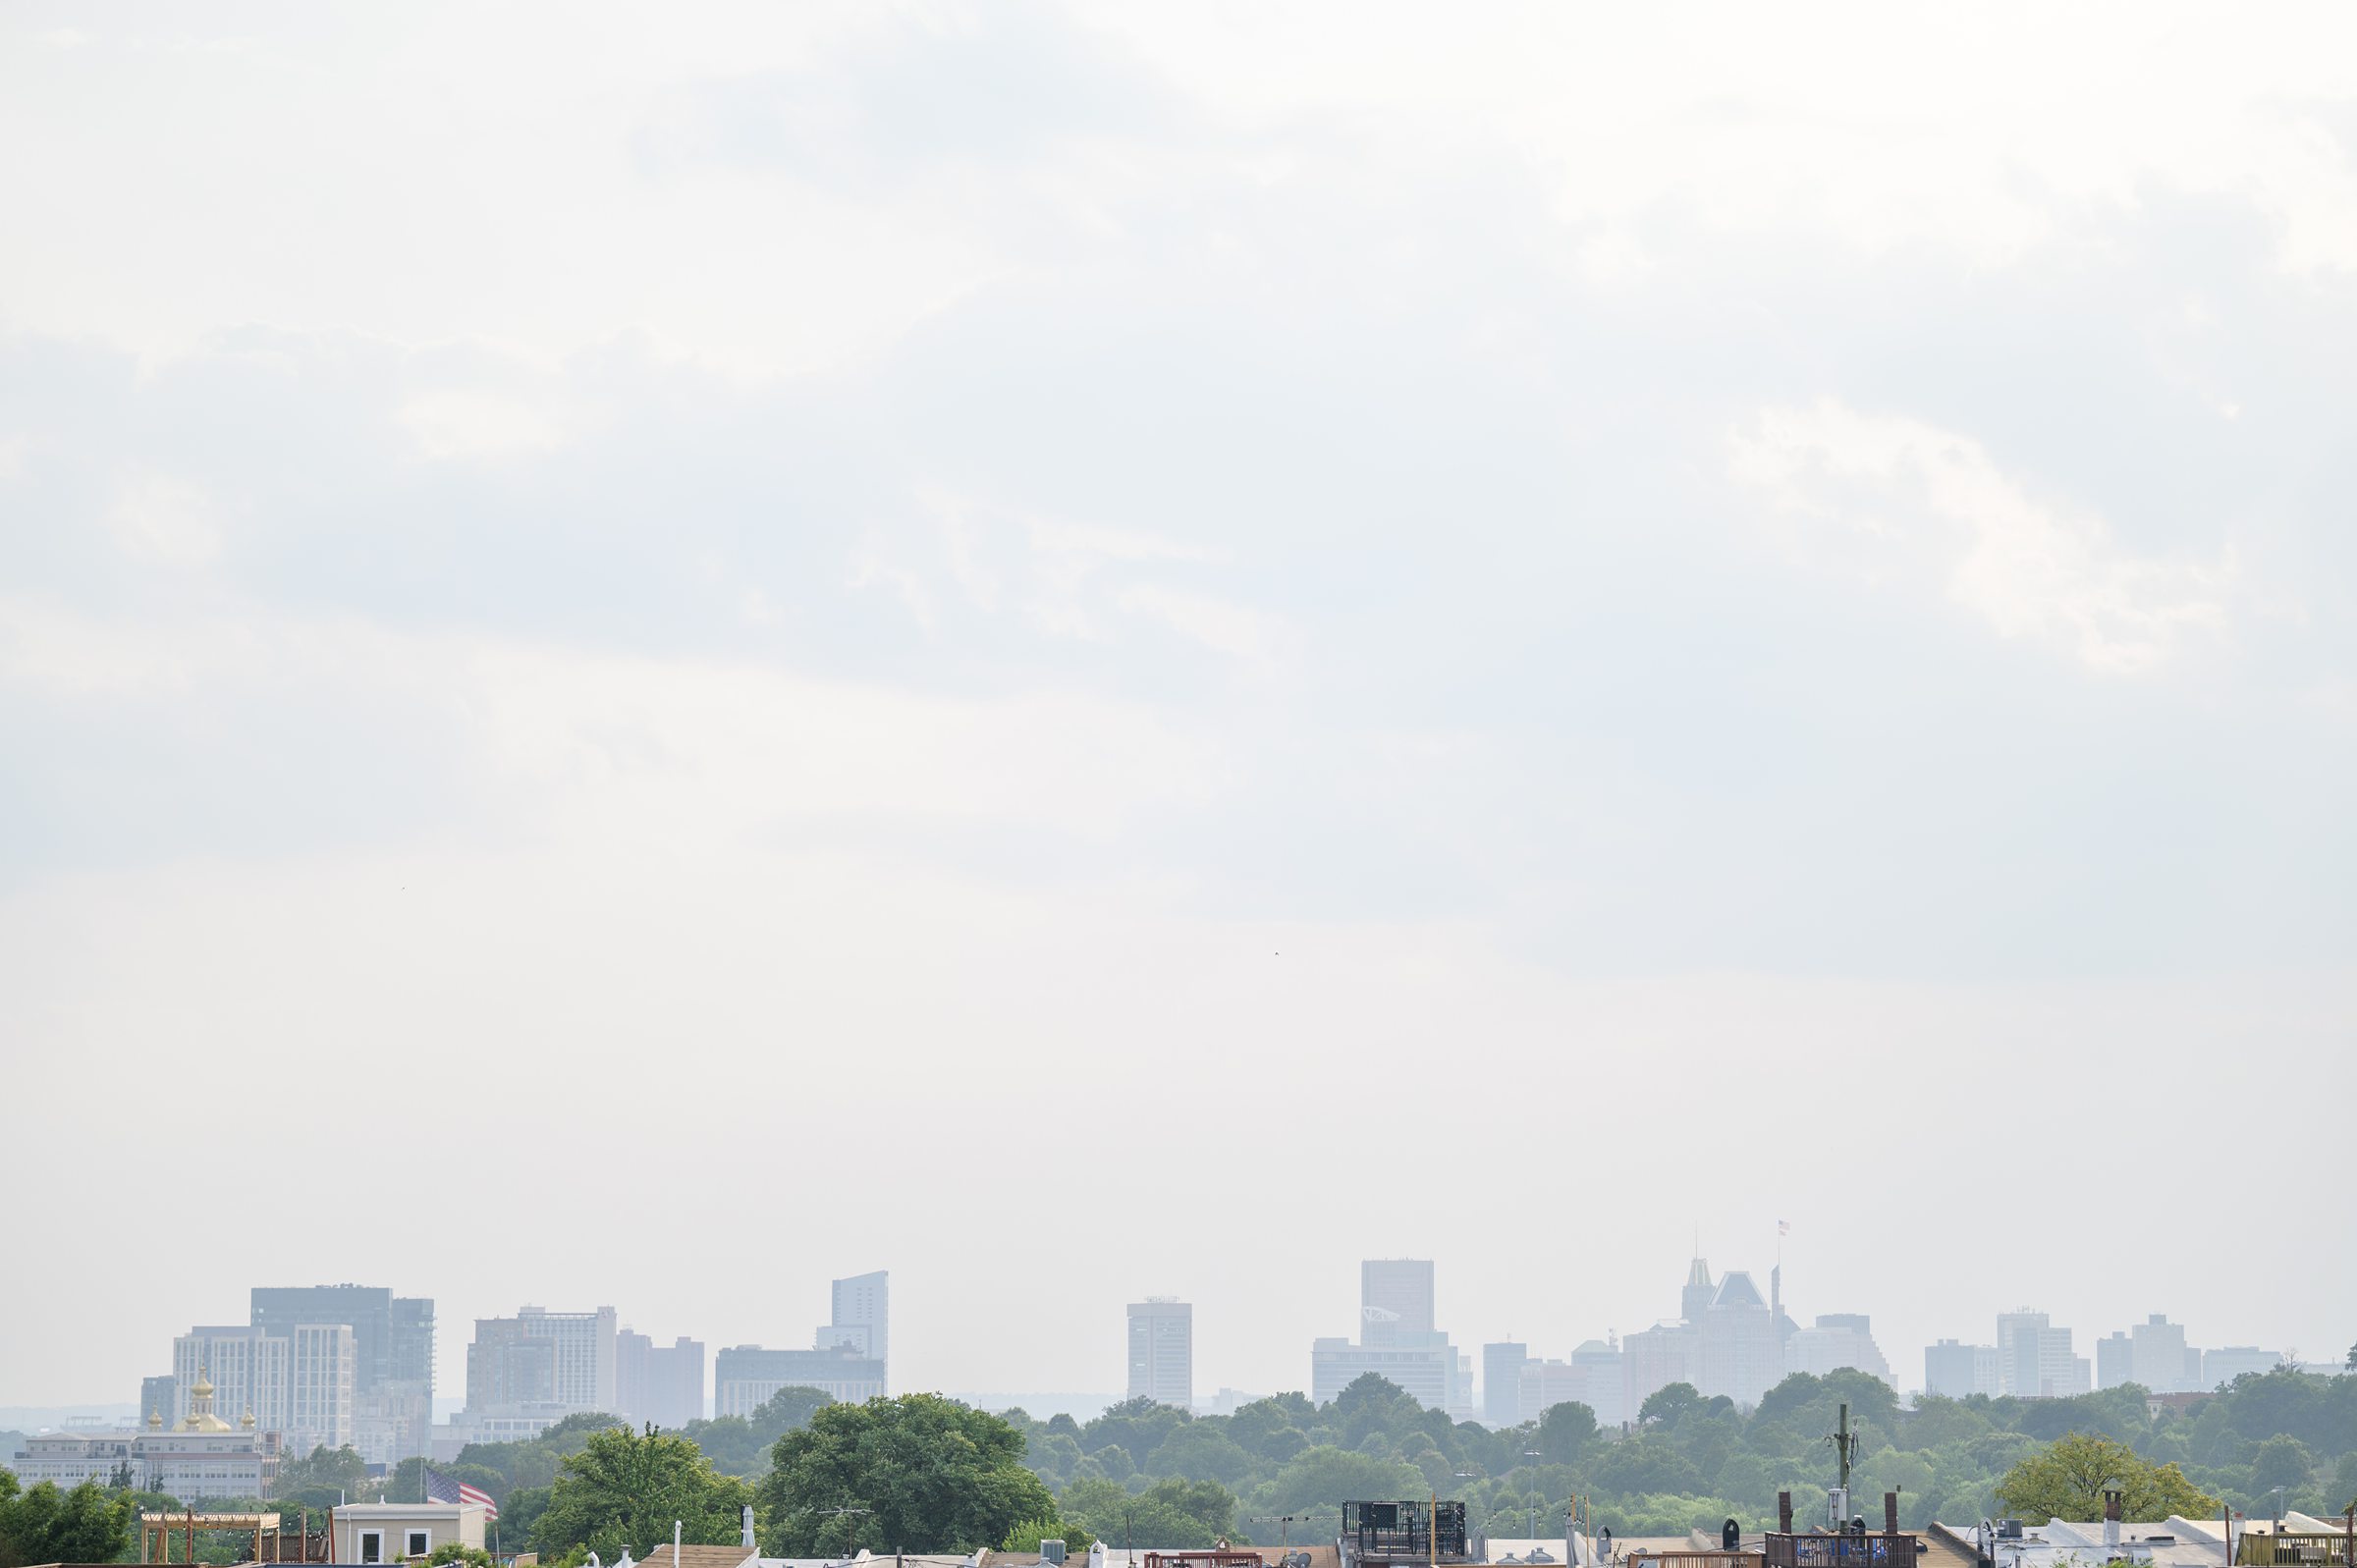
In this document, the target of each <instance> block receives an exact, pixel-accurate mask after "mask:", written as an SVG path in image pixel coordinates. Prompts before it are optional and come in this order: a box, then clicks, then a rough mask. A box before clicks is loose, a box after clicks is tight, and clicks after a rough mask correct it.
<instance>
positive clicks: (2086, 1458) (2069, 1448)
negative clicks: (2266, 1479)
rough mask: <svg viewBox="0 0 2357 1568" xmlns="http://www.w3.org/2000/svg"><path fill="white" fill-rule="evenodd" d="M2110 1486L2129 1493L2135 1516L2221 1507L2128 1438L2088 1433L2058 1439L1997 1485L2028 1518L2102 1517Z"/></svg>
mask: <svg viewBox="0 0 2357 1568" xmlns="http://www.w3.org/2000/svg"><path fill="white" fill-rule="evenodd" d="M2106 1491H2118V1492H2123V1493H2125V1497H2124V1499H2123V1501H2124V1505H2125V1507H2126V1510H2127V1517H2128V1518H2130V1519H2165V1518H2167V1517H2168V1516H2169V1515H2170V1514H2184V1515H2186V1516H2188V1517H2191V1518H2202V1517H2205V1516H2207V1515H2209V1514H2213V1513H2216V1512H2217V1511H2218V1509H2219V1500H2218V1499H2217V1498H2216V1497H2212V1496H2209V1495H2207V1494H2205V1493H2203V1492H2202V1491H2200V1490H2199V1489H2197V1488H2196V1487H2194V1485H2193V1483H2192V1482H2190V1481H2188V1480H2186V1479H2185V1473H2184V1472H2183V1471H2181V1470H2179V1469H2178V1468H2177V1467H2176V1466H2175V1465H2156V1464H2154V1463H2152V1462H2151V1461H2150V1460H2148V1459H2145V1458H2144V1457H2143V1456H2142V1455H2140V1454H2138V1453H2137V1452H2136V1450H2134V1449H2133V1448H2130V1447H2129V1446H2128V1445H2127V1444H2125V1443H2122V1442H2114V1441H2113V1440H2111V1439H2110V1438H2109V1437H2098V1436H2093V1435H2090V1434H2089V1433H2069V1434H2067V1435H2065V1436H2062V1437H2059V1438H2056V1440H2055V1441H2054V1442H2052V1443H2049V1444H2048V1445H2047V1446H2046V1447H2045V1448H2043V1449H2041V1450H2040V1451H2038V1452H2037V1453H2034V1454H2031V1455H2029V1456H2028V1457H2026V1458H2024V1459H2022V1460H2021V1461H2020V1462H2019V1463H2018V1464H2016V1465H2014V1467H2013V1468H2012V1469H2011V1470H2008V1471H2006V1472H2005V1477H2004V1479H2003V1480H2002V1481H2001V1482H1999V1483H1998V1484H1997V1495H1998V1498H1999V1500H2000V1501H2001V1502H2002V1503H2003V1504H2004V1505H2005V1509H2006V1511H2007V1512H2009V1513H2014V1514H2018V1515H2020V1516H2021V1517H2022V1518H2024V1519H2101V1518H2102V1517H2103V1510H2104V1493H2105V1492H2106Z"/></svg>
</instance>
